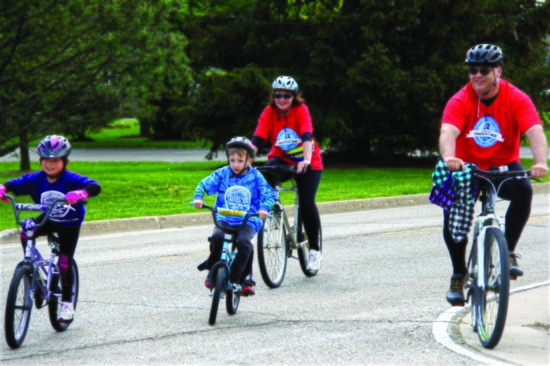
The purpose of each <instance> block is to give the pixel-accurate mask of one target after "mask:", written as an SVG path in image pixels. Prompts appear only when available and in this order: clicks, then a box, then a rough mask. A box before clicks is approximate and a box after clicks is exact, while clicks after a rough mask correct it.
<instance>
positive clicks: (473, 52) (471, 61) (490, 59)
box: [466, 44, 504, 66]
mask: <svg viewBox="0 0 550 366" xmlns="http://www.w3.org/2000/svg"><path fill="white" fill-rule="evenodd" d="M503 63H504V62H503V59H502V50H501V49H500V47H498V46H495V45H492V44H478V45H477V46H474V47H472V48H470V49H469V50H468V52H466V64H467V65H472V66H481V65H487V66H499V65H502V64H503Z"/></svg>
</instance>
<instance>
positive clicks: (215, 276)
mask: <svg viewBox="0 0 550 366" xmlns="http://www.w3.org/2000/svg"><path fill="white" fill-rule="evenodd" d="M225 278H226V273H225V268H224V267H222V266H220V267H218V268H217V269H216V271H215V273H212V274H211V276H210V279H211V281H210V285H211V286H212V285H214V291H213V294H212V306H211V307H210V317H209V318H208V324H210V325H214V324H216V317H217V316H218V307H219V305H220V299H221V296H222V294H223V293H225V291H226V290H227V288H226V286H227V285H225V284H226V283H227V282H226V281H225Z"/></svg>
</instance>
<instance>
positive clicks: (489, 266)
mask: <svg viewBox="0 0 550 366" xmlns="http://www.w3.org/2000/svg"><path fill="white" fill-rule="evenodd" d="M508 268H509V266H508V244H507V242H506V238H505V237H504V234H503V233H502V231H501V230H500V229H498V228H496V227H490V228H488V229H487V230H486V232H485V273H484V275H485V287H484V288H482V289H481V292H480V294H481V299H479V301H480V302H478V305H479V309H480V312H479V319H478V330H477V333H478V337H479V340H480V341H481V345H482V346H483V347H485V348H494V347H495V346H496V345H497V344H498V342H499V341H500V339H501V337H502V334H503V332H504V326H505V325H506V316H507V313H508V300H509V296H510V275H509V269H508Z"/></svg>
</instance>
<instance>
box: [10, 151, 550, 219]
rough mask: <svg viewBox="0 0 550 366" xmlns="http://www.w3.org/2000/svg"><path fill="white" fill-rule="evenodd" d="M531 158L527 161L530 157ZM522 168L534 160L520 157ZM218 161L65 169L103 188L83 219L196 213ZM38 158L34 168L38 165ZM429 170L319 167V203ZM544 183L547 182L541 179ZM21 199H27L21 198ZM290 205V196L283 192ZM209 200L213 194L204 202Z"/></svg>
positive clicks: (396, 188)
mask: <svg viewBox="0 0 550 366" xmlns="http://www.w3.org/2000/svg"><path fill="white" fill-rule="evenodd" d="M529 160H530V161H529ZM524 164H525V166H530V165H531V164H532V159H526V160H525V161H524ZM219 166H221V165H220V163H219V162H200V163H163V162H109V163H105V162H71V163H70V165H69V170H73V171H75V172H78V173H80V174H83V175H86V176H89V177H91V178H93V179H95V180H97V181H98V182H99V183H100V184H101V186H102V188H103V191H102V193H101V195H99V196H98V197H95V198H91V199H89V202H88V205H87V210H88V213H87V215H86V220H87V221H93V220H108V219H120V218H130V217H139V216H159V215H172V214H182V213H190V212H197V211H196V210H195V209H194V208H192V207H191V206H190V205H189V203H190V201H191V200H192V199H193V192H194V191H195V188H196V186H197V184H198V183H199V181H200V180H201V179H202V178H204V177H206V176H207V175H209V174H210V173H211V172H212V171H213V170H214V169H216V168H217V167H219ZM18 167H19V163H0V182H5V181H6V180H8V179H12V178H16V177H19V176H20V175H19V173H18V172H17V169H18ZM39 168H40V167H39V165H38V163H37V162H33V163H32V169H34V170H37V169H39ZM432 171H433V169H432V168H410V169H406V168H361V169H326V170H324V171H323V176H322V179H321V185H320V187H319V191H318V194H317V202H330V201H340V200H353V199H366V198H376V197H390V196H400V195H410V194H419V193H428V192H429V191H430V188H431V185H432V179H431V175H432ZM544 181H548V178H545V180H544ZM21 199H22V202H30V200H29V198H28V197H21ZM282 199H283V202H286V203H289V204H290V203H291V202H292V201H291V197H290V194H287V195H286V196H285V195H283V196H282ZM206 202H207V203H213V202H214V199H213V197H210V198H209V199H207V200H206ZM14 227H15V226H14V219H13V212H12V209H11V207H10V206H9V205H8V204H4V203H2V202H0V230H4V229H8V228H14Z"/></svg>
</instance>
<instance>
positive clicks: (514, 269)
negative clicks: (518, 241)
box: [508, 252, 523, 280]
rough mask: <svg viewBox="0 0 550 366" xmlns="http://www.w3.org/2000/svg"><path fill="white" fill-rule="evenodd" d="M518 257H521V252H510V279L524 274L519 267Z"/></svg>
mask: <svg viewBox="0 0 550 366" xmlns="http://www.w3.org/2000/svg"><path fill="white" fill-rule="evenodd" d="M518 258H521V256H520V255H519V254H516V253H514V252H512V253H510V255H509V257H508V263H509V265H510V270H509V271H510V279H511V280H516V279H517V278H518V277H521V276H523V271H522V270H521V269H520V268H519V263H518Z"/></svg>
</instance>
